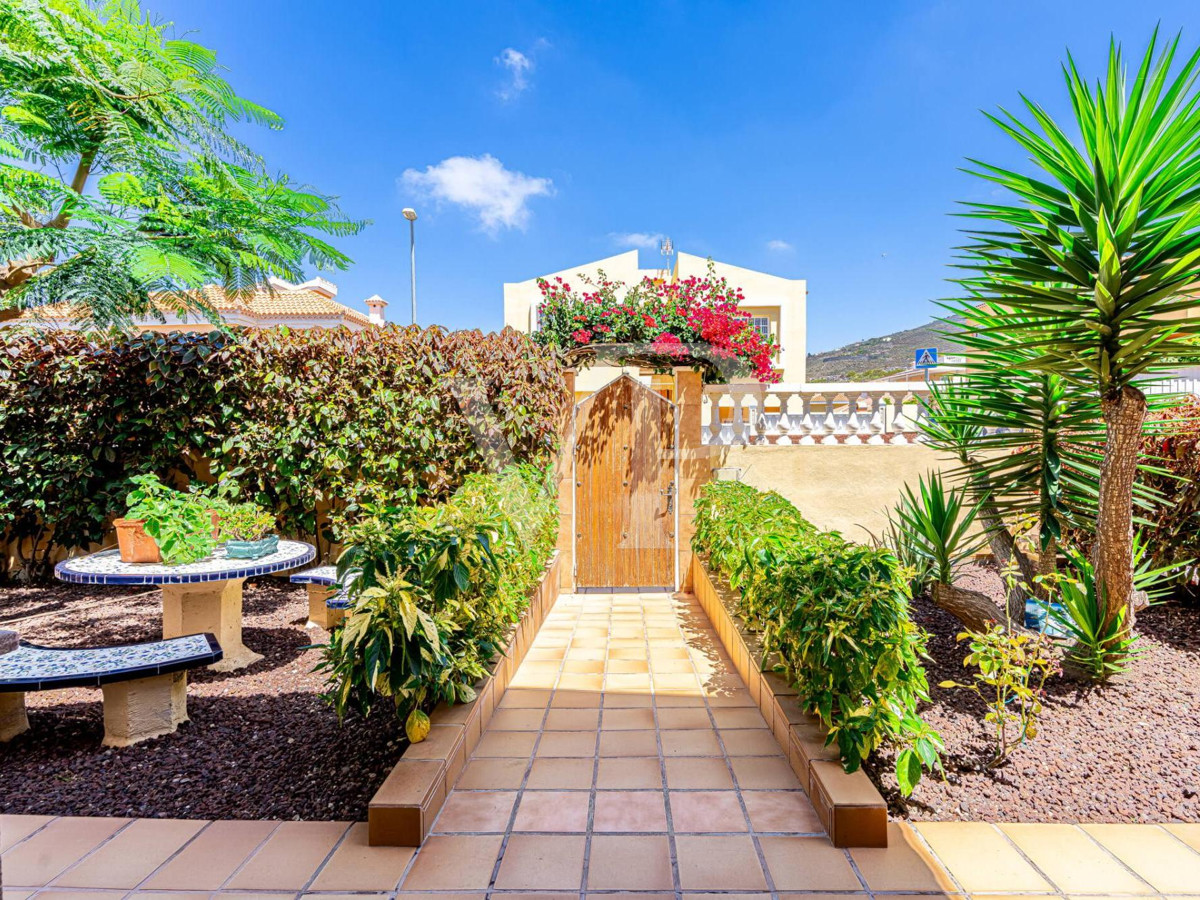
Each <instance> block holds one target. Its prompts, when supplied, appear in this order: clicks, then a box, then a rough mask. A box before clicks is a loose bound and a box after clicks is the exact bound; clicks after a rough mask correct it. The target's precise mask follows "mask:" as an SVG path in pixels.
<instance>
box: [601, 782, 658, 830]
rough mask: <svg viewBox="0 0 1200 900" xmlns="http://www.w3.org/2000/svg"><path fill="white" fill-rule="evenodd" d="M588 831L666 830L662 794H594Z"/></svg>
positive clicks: (622, 792)
mask: <svg viewBox="0 0 1200 900" xmlns="http://www.w3.org/2000/svg"><path fill="white" fill-rule="evenodd" d="M592 822H593V824H592V829H593V830H594V831H597V832H601V831H608V832H612V831H640V832H649V831H659V832H665V831H666V830H667V811H666V803H665V802H664V800H663V794H662V791H597V792H596V811H595V815H594V816H593V819H592Z"/></svg>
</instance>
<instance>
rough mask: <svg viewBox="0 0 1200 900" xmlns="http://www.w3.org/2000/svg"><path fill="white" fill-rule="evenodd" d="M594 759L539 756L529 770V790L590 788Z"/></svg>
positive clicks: (526, 785) (527, 783)
mask: <svg viewBox="0 0 1200 900" xmlns="http://www.w3.org/2000/svg"><path fill="white" fill-rule="evenodd" d="M594 768H595V760H593V759H570V758H564V757H550V758H543V757H538V758H537V759H535V760H534V761H533V769H532V770H530V772H529V781H527V782H526V784H525V787H526V788H527V789H528V790H535V791H543V790H588V789H589V788H590V787H591V786H592V773H593V769H594Z"/></svg>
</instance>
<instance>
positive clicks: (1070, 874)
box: [1000, 824, 1200, 894]
mask: <svg viewBox="0 0 1200 900" xmlns="http://www.w3.org/2000/svg"><path fill="white" fill-rule="evenodd" d="M1000 830H1001V831H1003V832H1004V833H1005V834H1006V835H1008V838H1009V840H1011V841H1012V842H1013V843H1014V844H1016V845H1017V847H1018V848H1019V849H1020V850H1021V852H1022V853H1024V854H1025V855H1026V856H1027V857H1029V859H1030V861H1031V862H1032V863H1033V864H1034V865H1035V866H1037V867H1038V868H1039V869H1041V870H1042V873H1043V874H1044V875H1045V876H1046V877H1047V878H1049V879H1050V880H1051V881H1052V882H1053V883H1054V885H1055V887H1057V888H1058V889H1059V890H1060V891H1062V892H1063V893H1067V894H1071V893H1077V894H1152V893H1154V888H1152V887H1150V885H1148V884H1146V882H1144V881H1142V880H1141V879H1140V878H1136V877H1134V876H1133V875H1131V874H1130V873H1129V871H1128V870H1127V869H1126V868H1125V867H1124V866H1122V865H1121V864H1120V863H1119V862H1117V861H1116V860H1115V859H1113V858H1112V856H1111V855H1110V854H1109V853H1108V852H1106V851H1105V850H1104V849H1103V848H1101V847H1100V845H1098V844H1097V843H1096V842H1095V841H1093V840H1092V839H1091V837H1089V836H1088V834H1087V832H1085V831H1083V830H1081V829H1079V828H1076V827H1075V826H1074V825H1018V824H1012V825H1001V826H1000ZM1197 886H1198V887H1200V882H1197Z"/></svg>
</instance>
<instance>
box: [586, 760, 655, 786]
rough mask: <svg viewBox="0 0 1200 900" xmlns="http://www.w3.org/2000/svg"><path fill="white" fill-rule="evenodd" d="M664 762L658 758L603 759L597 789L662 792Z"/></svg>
mask: <svg viewBox="0 0 1200 900" xmlns="http://www.w3.org/2000/svg"><path fill="white" fill-rule="evenodd" d="M662 786H663V783H662V762H661V761H660V760H659V758H658V757H657V756H628V757H623V758H620V759H601V760H600V761H599V768H598V769H597V771H596V787H598V788H600V789H601V790H605V789H607V790H613V789H630V788H632V789H637V788H642V789H645V790H659V791H661V790H662Z"/></svg>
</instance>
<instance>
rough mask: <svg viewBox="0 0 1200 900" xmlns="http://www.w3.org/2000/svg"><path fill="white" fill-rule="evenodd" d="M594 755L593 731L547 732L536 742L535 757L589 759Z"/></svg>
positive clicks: (594, 737)
mask: <svg viewBox="0 0 1200 900" xmlns="http://www.w3.org/2000/svg"><path fill="white" fill-rule="evenodd" d="M595 755H596V732H594V731H547V732H546V733H545V734H543V735H542V739H541V740H540V741H539V742H538V746H537V756H538V759H542V758H544V757H547V756H573V757H587V758H589V759H590V758H591V757H594V756H595Z"/></svg>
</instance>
